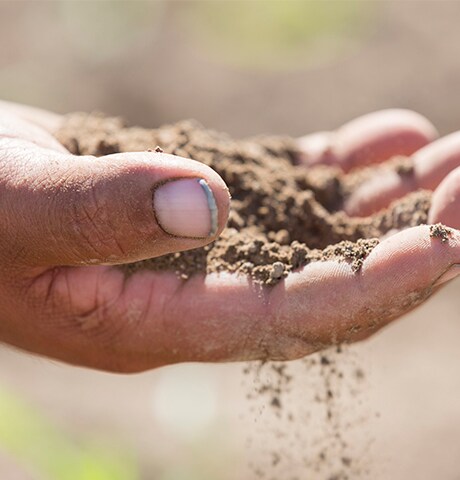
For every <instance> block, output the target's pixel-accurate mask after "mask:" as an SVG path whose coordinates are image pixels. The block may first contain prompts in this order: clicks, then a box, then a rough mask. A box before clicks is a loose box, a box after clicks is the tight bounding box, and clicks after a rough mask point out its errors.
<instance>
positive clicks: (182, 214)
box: [153, 178, 217, 238]
mask: <svg viewBox="0 0 460 480" xmlns="http://www.w3.org/2000/svg"><path fill="white" fill-rule="evenodd" d="M153 208H154V211H155V216H156V218H157V221H158V224H159V225H160V227H161V228H162V229H163V230H164V231H165V232H166V233H169V234H171V235H175V236H177V237H191V238H197V237H198V238H206V237H210V236H212V235H215V233H216V232H217V204H216V200H215V198H214V195H213V193H212V190H211V188H210V187H209V185H208V184H207V182H206V181H205V180H203V179H202V178H182V179H179V180H171V181H169V182H167V183H165V184H163V185H160V186H159V187H158V188H157V189H155V192H154V194H153Z"/></svg>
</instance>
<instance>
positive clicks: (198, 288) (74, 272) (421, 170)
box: [0, 102, 460, 372]
mask: <svg viewBox="0 0 460 480" xmlns="http://www.w3.org/2000/svg"><path fill="white" fill-rule="evenodd" d="M60 121H61V119H60V117H59V116H58V115H54V114H52V113H49V112H44V111H40V110H36V109H30V108H27V107H23V106H19V105H14V104H10V103H6V102H3V103H2V102H0V198H1V199H2V202H1V207H0V208H1V221H0V229H1V231H0V312H1V313H0V315H1V321H0V340H2V341H3V342H5V343H8V344H10V345H14V346H16V347H19V348H22V349H25V350H27V351H29V352H33V353H36V354H40V355H44V356H47V357H50V358H54V359H59V360H62V361H65V362H68V363H71V364H76V365H82V366H87V367H91V368H98V369H103V370H108V371H113V372H137V371H142V370H145V369H150V368H155V367H159V366H162V365H167V364H172V363H176V362H185V361H210V362H218V361H219V362H220V361H233V360H247V359H294V358H298V357H301V356H304V355H307V354H309V353H311V352H313V351H315V350H318V349H319V348H322V347H325V346H327V345H330V344H331V343H337V342H351V341H355V340H360V339H363V338H365V337H367V336H368V335H370V334H371V333H373V332H374V331H376V330H378V329H379V328H381V327H382V326H384V325H386V324H387V323H389V322H390V321H392V320H395V319H397V318H399V317H400V316H402V315H403V314H404V313H406V312H407V311H409V310H410V309H412V308H413V307H414V306H416V305H418V304H419V303H421V302H422V301H423V300H425V299H426V298H427V297H428V296H429V295H430V294H431V293H432V292H434V291H436V290H437V289H438V288H439V285H441V284H442V283H444V282H445V281H448V280H450V279H451V278H453V277H454V276H455V275H456V274H458V270H459V269H458V267H456V264H460V232H459V231H457V230H452V235H451V236H450V238H449V241H448V242H445V243H442V242H441V241H440V240H439V239H437V238H431V237H430V232H429V227H428V226H420V227H415V228H411V229H407V230H404V231H402V232H399V233H396V234H394V235H392V236H390V237H389V238H387V239H385V240H384V241H382V242H381V243H380V244H379V245H378V246H377V247H376V248H375V249H374V250H373V251H372V253H371V254H370V255H369V257H368V258H367V259H366V260H365V262H364V265H363V267H362V269H361V271H360V272H359V273H358V274H355V273H353V272H352V271H351V268H350V266H349V265H348V264H347V263H339V262H335V261H328V262H321V263H313V264H309V265H307V266H306V267H304V268H303V269H301V270H300V271H298V272H295V273H292V274H290V275H289V276H288V277H287V278H286V279H285V280H284V281H282V282H280V283H279V284H278V285H276V286H275V287H273V288H262V287H260V286H258V285H254V284H252V283H251V281H250V280H249V279H247V278H245V277H237V276H235V275H232V274H221V275H214V274H213V275H208V276H206V277H203V276H196V277H194V278H192V279H191V280H189V281H187V282H183V281H181V280H179V279H178V278H177V277H176V276H175V275H174V274H172V273H157V272H151V271H142V272H138V273H135V274H134V275H132V276H130V277H127V278H125V277H124V274H123V273H122V272H121V271H120V270H119V269H117V268H114V267H113V265H115V264H120V263H125V262H132V261H137V260H141V259H145V258H149V257H153V256H158V255H162V254H165V253H170V252H174V251H180V250H184V249H189V248H195V247H199V246H202V245H205V244H206V243H208V242H210V241H212V240H213V238H215V237H210V238H207V239H185V238H177V237H172V236H171V235H167V234H166V233H165V232H163V230H162V229H161V228H160V227H159V225H158V224H157V223H156V220H155V215H154V214H153V209H152V187H153V186H154V185H155V184H157V183H158V182H161V181H163V180H165V179H167V178H168V179H169V178H175V177H187V176H192V177H202V178H204V179H205V180H206V181H207V182H208V184H209V185H210V186H211V188H212V190H213V192H214V196H215V198H216V201H217V204H218V208H219V218H218V219H219V230H218V232H217V234H216V235H219V233H220V232H221V231H222V229H223V228H224V226H225V222H226V219H227V214H228V208H229V198H228V194H227V190H226V187H225V185H224V183H223V181H222V180H221V179H220V177H219V176H218V175H217V174H216V173H215V172H213V171H212V170H211V169H210V168H208V167H206V166H205V165H202V164H200V163H197V162H193V161H191V160H188V159H182V158H179V157H172V156H170V155H168V156H166V154H162V153H155V152H151V153H127V154H117V155H109V156H107V157H103V158H100V159H99V160H98V161H97V162H95V161H93V159H92V158H90V157H75V156H73V155H71V154H70V153H68V152H67V151H66V150H65V149H64V148H63V147H62V146H61V145H60V144H58V143H57V141H56V140H55V139H54V137H53V136H52V134H51V133H52V132H53V131H54V130H56V129H57V128H58V127H59V123H60ZM299 145H300V148H301V150H302V152H303V154H302V156H301V159H300V161H301V162H304V163H305V164H306V165H307V167H308V164H317V163H324V164H334V165H338V166H340V167H341V168H343V170H344V171H349V170H350V169H351V168H353V167H356V166H360V165H363V164H365V163H379V162H384V161H385V160H387V159H388V158H390V157H391V156H393V155H397V154H405V155H412V156H413V159H414V165H415V173H414V180H412V181H411V182H410V184H405V183H404V180H403V179H401V178H399V177H396V176H392V175H391V174H388V177H385V176H382V175H379V177H378V178H375V179H372V178H371V179H370V180H368V181H367V183H366V184H364V185H362V186H361V187H360V188H359V189H358V190H357V191H356V192H355V193H354V194H353V195H352V196H351V197H349V198H348V200H347V203H346V205H344V206H343V208H344V210H345V211H347V213H349V214H351V215H368V214H370V213H372V212H373V211H375V210H377V209H379V208H382V207H383V206H385V205H387V204H388V203H389V202H390V201H392V200H393V199H395V198H398V197H401V196H402V195H405V194H406V193H408V192H409V191H412V190H416V189H418V188H429V189H432V190H434V191H435V193H434V196H433V206H432V209H431V212H430V222H431V223H436V222H443V223H445V224H447V225H449V226H451V227H453V228H454V229H455V228H460V215H459V214H458V209H459V208H460V169H458V168H457V166H459V165H460V132H458V133H454V134H452V135H449V136H448V137H445V138H442V139H437V133H436V130H435V129H434V127H433V126H432V125H431V124H430V123H429V122H428V121H427V120H426V119H424V118H423V117H421V116H420V115H418V114H416V113H413V112H409V111H405V110H388V111H382V112H376V113H374V114H371V115H367V116H364V117H361V118H359V119H356V120H354V121H352V122H350V123H348V124H347V125H345V126H343V127H341V128H340V129H339V130H337V131H335V132H322V133H318V134H314V135H309V136H307V137H304V138H303V139H300V140H299ZM451 267H452V268H451Z"/></svg>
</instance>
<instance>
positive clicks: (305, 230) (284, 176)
mask: <svg viewBox="0 0 460 480" xmlns="http://www.w3.org/2000/svg"><path fill="white" fill-rule="evenodd" d="M56 136H57V138H58V140H59V141H60V142H61V143H62V144H63V145H65V146H66V147H67V148H68V149H69V150H70V151H71V152H72V153H74V154H76V155H95V156H102V155H107V154H111V153H118V152H128V151H146V150H155V149H157V150H158V151H160V150H163V151H164V152H166V153H171V154H174V155H180V156H182V157H186V158H192V159H194V160H197V161H200V162H202V163H205V164H206V165H209V166H210V167H212V168H213V169H214V170H215V171H216V172H217V173H219V174H220V176H221V177H222V178H223V179H224V181H225V182H226V184H227V186H228V188H229V190H230V193H231V196H232V206H231V211H230V217H229V221H228V226H227V228H226V229H225V230H224V232H223V234H222V235H221V236H220V237H219V238H218V239H217V240H216V241H215V242H213V243H212V244H210V245H207V246H205V247H203V248H199V249H195V250H190V251H187V252H181V253H174V254H170V255H165V256H163V257H160V258H155V259H149V260H145V261H141V262H136V263H131V264H127V265H122V266H120V268H122V269H123V270H124V271H125V272H126V273H127V274H130V273H132V272H135V271H137V270H139V269H153V270H173V271H175V272H177V274H178V275H180V276H181V277H182V278H184V279H186V278H188V277H190V276H191V275H192V274H194V273H197V272H199V273H205V272H207V273H209V272H219V271H230V272H239V273H243V274H247V275H250V276H251V277H252V278H253V279H254V280H255V281H257V282H260V283H264V284H268V285H273V284H276V283H277V282H279V281H280V280H281V279H282V278H284V277H285V276H286V275H287V274H288V273H289V272H290V271H292V270H295V269H297V268H300V267H302V266H304V265H306V264H308V263H310V262H313V261H322V260H328V259H333V258H334V259H338V260H341V261H346V262H349V263H350V265H351V268H352V269H353V271H358V270H359V269H360V267H361V265H362V262H363V260H364V259H365V258H366V256H367V255H368V254H369V252H370V251H371V250H372V249H373V248H374V247H375V245H377V243H378V238H380V237H381V236H382V235H384V234H385V233H387V232H389V231H391V230H393V229H400V228H405V227H411V226H415V225H420V224H423V223H426V221H427V215H428V210H429V207H430V194H429V192H426V191H419V192H415V193H413V194H410V195H408V196H406V197H404V198H403V199H401V200H398V201H396V202H394V203H392V204H391V205H390V206H389V207H388V208H387V209H385V210H382V211H381V212H379V213H377V214H375V215H373V216H372V217H368V218H350V217H348V216H347V215H346V214H345V213H344V212H343V211H341V210H340V209H341V205H342V204H343V201H344V199H345V198H346V196H347V195H349V194H350V192H351V190H352V189H353V188H356V186H357V185H358V184H359V183H360V181H362V178H365V176H366V175H363V172H357V173H355V174H353V173H352V174H351V175H347V176H345V175H344V174H343V173H342V172H341V171H340V170H338V169H336V168H333V167H324V166H317V167H314V168H309V169H306V168H305V167H303V166H300V165H296V159H297V158H298V155H297V150H296V148H297V147H296V143H295V140H294V139H291V138H288V137H268V136H263V137H257V138H252V139H246V140H238V141H236V140H233V139H231V138H230V137H228V136H227V135H225V134H221V133H216V132H213V131H210V130H206V129H204V128H203V127H202V126H201V125H199V124H198V123H196V122H194V121H183V122H179V123H177V124H175V125H167V126H163V127H160V128H157V129H146V128H139V127H126V126H125V125H124V123H123V121H122V120H121V119H119V118H110V117H105V116H103V115H101V114H81V113H78V114H71V115H68V116H67V117H66V119H65V121H64V123H63V125H62V127H61V129H60V131H59V132H57V134H56ZM409 164H410V160H408V159H407V158H400V159H395V160H394V161H392V162H389V163H388V166H387V167H386V168H391V169H394V171H396V172H397V173H398V174H399V175H404V176H406V177H407V175H411V174H412V169H411V168H410V165H409ZM366 170H367V174H369V169H366Z"/></svg>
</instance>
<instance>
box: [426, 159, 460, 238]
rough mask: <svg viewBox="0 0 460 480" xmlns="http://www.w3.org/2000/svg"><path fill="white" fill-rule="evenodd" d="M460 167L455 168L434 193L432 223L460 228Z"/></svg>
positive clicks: (431, 210) (431, 211) (430, 219)
mask: <svg viewBox="0 0 460 480" xmlns="http://www.w3.org/2000/svg"><path fill="white" fill-rule="evenodd" d="M459 206H460V167H459V168H456V169H455V170H453V171H452V172H451V173H450V174H449V175H447V177H446V178H445V179H444V180H443V181H442V182H441V184H440V185H439V186H438V188H437V189H436V190H435V192H434V193H433V197H432V205H431V209H430V212H429V215H428V221H429V222H430V223H438V222H440V223H443V224H444V225H447V226H449V227H452V228H456V229H460V213H459Z"/></svg>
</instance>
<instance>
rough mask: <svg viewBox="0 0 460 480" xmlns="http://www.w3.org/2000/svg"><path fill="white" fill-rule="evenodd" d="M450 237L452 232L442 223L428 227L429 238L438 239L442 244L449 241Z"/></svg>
mask: <svg viewBox="0 0 460 480" xmlns="http://www.w3.org/2000/svg"><path fill="white" fill-rule="evenodd" d="M451 236H452V230H451V229H450V228H448V227H446V226H444V225H443V224H442V223H436V224H435V225H430V237H432V238H439V239H440V240H441V242H442V243H446V242H448V241H449V238H450V237H451Z"/></svg>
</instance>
